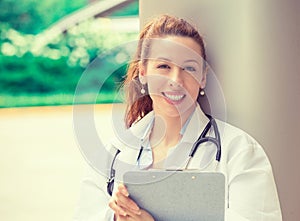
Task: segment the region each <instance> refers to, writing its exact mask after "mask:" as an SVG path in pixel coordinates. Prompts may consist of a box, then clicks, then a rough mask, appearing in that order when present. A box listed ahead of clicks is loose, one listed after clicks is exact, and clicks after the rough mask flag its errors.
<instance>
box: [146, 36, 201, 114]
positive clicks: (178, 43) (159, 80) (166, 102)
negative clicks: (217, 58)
mask: <svg viewBox="0 0 300 221" xmlns="http://www.w3.org/2000/svg"><path fill="white" fill-rule="evenodd" d="M143 59H146V60H147V62H146V64H145V65H141V67H140V80H141V82H142V83H147V84H148V91H149V95H150V97H151V99H152V101H153V110H154V111H155V112H156V113H158V114H164V115H167V116H170V117H175V116H182V115H183V114H184V115H186V114H187V115H189V114H190V113H192V112H193V110H194V108H195V104H196V102H197V97H198V94H199V89H200V88H204V87H205V83H206V73H205V72H204V71H203V63H204V62H205V61H203V59H202V56H201V48H200V46H199V45H198V44H197V43H196V42H195V41H194V40H193V39H192V38H188V37H178V36H169V37H166V38H160V39H153V40H151V43H150V51H149V53H148V54H147V57H144V58H143Z"/></svg>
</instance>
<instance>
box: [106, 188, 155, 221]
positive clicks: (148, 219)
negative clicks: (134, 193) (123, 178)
mask: <svg viewBox="0 0 300 221" xmlns="http://www.w3.org/2000/svg"><path fill="white" fill-rule="evenodd" d="M109 207H110V208H111V209H112V210H113V211H114V212H115V220H116V221H125V220H126V221H154V219H153V217H152V216H151V215H150V214H149V213H148V212H147V211H145V210H142V209H140V208H139V207H138V205H137V204H136V203H135V202H134V201H133V200H132V199H130V198H129V193H128V191H127V189H126V187H125V186H124V185H123V184H119V186H118V189H117V191H115V192H114V193H113V195H112V198H111V199H110V201H109Z"/></svg>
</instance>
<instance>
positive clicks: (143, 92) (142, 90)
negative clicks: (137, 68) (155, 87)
mask: <svg viewBox="0 0 300 221" xmlns="http://www.w3.org/2000/svg"><path fill="white" fill-rule="evenodd" d="M145 93H146V90H145V88H144V85H143V84H142V88H141V94H145Z"/></svg>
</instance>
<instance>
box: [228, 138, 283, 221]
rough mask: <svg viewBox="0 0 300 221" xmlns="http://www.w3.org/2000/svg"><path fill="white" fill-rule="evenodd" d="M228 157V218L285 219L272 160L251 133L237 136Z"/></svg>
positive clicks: (255, 220)
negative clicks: (282, 213)
mask: <svg viewBox="0 0 300 221" xmlns="http://www.w3.org/2000/svg"><path fill="white" fill-rule="evenodd" d="M231 145H235V147H234V148H233V149H235V151H234V153H233V152H232V153H229V158H228V159H227V160H228V162H227V167H228V168H227V171H228V209H227V212H226V218H227V219H226V220H227V221H235V220H239V221H243V220H245V221H257V220H261V221H282V216H281V209H280V204H279V199H278V195H277V189H276V185H275V181H274V178H273V172H272V167H271V164H270V162H269V160H268V157H267V156H266V154H265V152H264V150H263V149H262V147H261V146H260V145H259V144H258V143H257V142H256V141H255V140H254V139H252V138H251V137H247V136H246V137H244V138H242V139H236V140H233V141H232V142H231Z"/></svg>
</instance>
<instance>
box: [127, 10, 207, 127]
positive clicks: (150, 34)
mask: <svg viewBox="0 0 300 221" xmlns="http://www.w3.org/2000/svg"><path fill="white" fill-rule="evenodd" d="M164 36H182V37H190V38H192V39H194V40H195V41H196V42H197V43H198V44H199V46H200V48H201V52H202V58H203V60H204V63H205V60H206V53H205V47H204V42H203V39H202V37H201V36H200V34H199V32H198V31H197V29H196V28H195V27H194V26H192V25H191V24H189V23H188V22H187V21H185V20H184V19H181V18H177V17H174V16H170V15H161V16H159V17H157V18H155V19H153V20H152V21H151V22H149V23H148V24H147V25H146V26H145V27H144V29H143V30H142V31H141V32H140V35H139V40H140V41H139V44H138V48H137V51H136V55H135V59H134V60H133V61H132V62H131V63H130V64H129V67H128V70H127V76H126V79H125V81H124V88H125V92H126V101H127V108H126V113H125V125H126V127H127V128H128V127H131V125H132V124H133V123H135V122H137V121H138V120H140V119H141V118H143V117H144V116H145V115H146V114H147V113H149V112H150V111H152V110H153V108H152V99H151V98H150V96H149V95H148V94H147V93H145V95H142V94H141V87H142V85H141V83H140V82H139V78H138V76H139V61H140V60H141V54H142V44H143V40H145V39H150V38H155V37H164ZM203 68H205V64H203ZM145 89H146V88H145ZM198 98H199V96H198ZM197 101H198V103H199V104H200V102H199V99H197Z"/></svg>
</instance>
